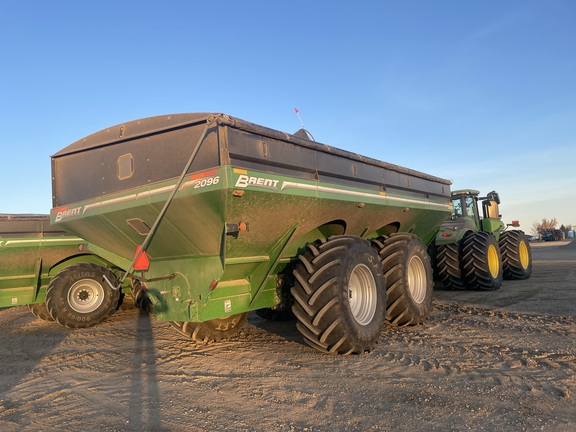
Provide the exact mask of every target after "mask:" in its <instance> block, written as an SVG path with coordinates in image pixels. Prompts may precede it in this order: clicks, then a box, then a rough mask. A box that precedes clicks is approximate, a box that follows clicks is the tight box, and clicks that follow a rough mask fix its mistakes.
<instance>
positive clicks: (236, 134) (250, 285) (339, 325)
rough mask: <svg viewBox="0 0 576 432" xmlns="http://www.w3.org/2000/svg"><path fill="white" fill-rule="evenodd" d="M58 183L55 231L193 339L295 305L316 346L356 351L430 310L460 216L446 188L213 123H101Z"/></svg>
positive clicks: (227, 120)
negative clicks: (443, 243)
mask: <svg viewBox="0 0 576 432" xmlns="http://www.w3.org/2000/svg"><path fill="white" fill-rule="evenodd" d="M52 173H53V204H54V208H53V209H52V212H51V215H52V221H53V222H54V223H56V224H57V225H59V226H62V227H63V228H64V229H65V230H67V231H69V232H70V233H73V234H76V235H78V236H80V237H82V238H85V239H86V240H87V241H89V242H90V244H91V245H94V246H95V247H98V248H99V252H98V253H99V254H101V255H102V256H104V257H106V259H109V260H110V261H111V262H113V263H114V264H115V265H117V266H118V267H120V268H125V269H127V273H126V277H127V278H129V279H131V280H132V286H133V291H134V293H133V294H134V296H135V297H136V299H137V302H138V303H140V304H141V305H143V306H144V307H145V308H146V309H147V310H149V311H152V312H153V313H154V315H155V317H156V318H157V319H160V320H165V321H170V322H171V323H172V325H173V326H174V327H175V328H176V329H177V330H178V331H180V332H181V333H182V334H184V335H186V336H188V337H190V338H192V339H194V340H206V339H219V338H222V337H228V336H231V335H233V334H235V333H236V332H238V329H239V328H240V327H241V325H242V324H243V323H244V322H245V320H246V315H247V313H248V312H249V311H254V310H262V309H265V310H272V311H282V310H286V309H289V308H291V310H292V311H293V312H294V314H295V315H296V317H297V319H298V324H297V325H298V328H299V330H300V332H301V333H302V334H303V336H304V339H305V341H306V342H307V343H309V344H310V345H311V346H313V347H314V348H316V349H318V350H320V351H324V352H333V353H343V354H347V353H362V352H365V351H370V350H371V349H372V348H373V346H374V344H375V343H376V341H377V339H378V336H379V334H380V332H381V330H382V328H383V326H384V323H385V321H388V322H389V323H391V324H393V325H409V324H418V323H420V322H421V321H422V320H423V319H425V318H426V317H427V315H428V313H429V311H430V309H431V305H432V283H433V282H432V269H431V265H430V259H429V257H428V255H427V254H426V245H428V244H429V243H430V242H431V241H432V240H433V239H434V237H435V235H436V232H437V231H438V227H439V224H440V222H442V221H443V220H444V219H445V218H446V217H448V216H449V214H450V213H452V205H451V201H450V181H448V180H444V179H441V178H438V177H434V176H431V175H428V174H424V173H421V172H417V171H413V170H410V169H407V168H403V167H400V166H397V165H393V164H389V163H386V162H381V161H378V160H374V159H370V158H367V157H364V156H360V155H358V154H355V153H351V152H347V151H343V150H340V149H337V148H334V147H330V146H328V145H324V144H320V143H316V142H313V141H309V140H307V139H304V138H302V137H299V136H296V135H290V134H287V133H284V132H279V131H276V130H273V129H269V128H266V127H263V126H259V125H256V124H253V123H249V122H246V121H244V120H241V119H238V118H234V117H231V116H228V115H225V114H209V113H196V114H176V115H167V116H157V117H151V118H146V119H141V120H135V121H131V122H128V123H123V124H119V125H117V126H113V127H110V128H107V129H105V130H102V131H100V132H97V133H95V134H93V135H90V136H88V137H86V138H84V139H82V140H79V141H77V142H76V143H73V144H71V145H70V146H68V147H66V148H64V149H63V150H61V151H60V152H58V153H57V154H55V155H54V156H53V157H52ZM107 252H108V253H109V254H108V255H107ZM387 278H388V279H389V280H393V281H394V284H393V286H389V285H387V283H386V279H387ZM387 291H388V293H387Z"/></svg>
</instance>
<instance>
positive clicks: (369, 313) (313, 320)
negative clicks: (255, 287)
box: [292, 235, 386, 355]
mask: <svg viewBox="0 0 576 432" xmlns="http://www.w3.org/2000/svg"><path fill="white" fill-rule="evenodd" d="M298 259H299V262H298V264H297V265H296V267H295V270H294V277H295V283H294V286H293V287H292V295H293V296H294V306H293V307H292V311H293V312H294V315H296V318H297V320H298V322H297V324H296V326H297V328H298V330H299V331H300V333H301V334H302V336H303V337H304V341H305V342H306V343H307V344H309V345H310V346H312V347H313V348H315V349H317V350H319V351H322V352H326V353H332V354H344V355H346V354H363V353H365V352H370V351H372V350H373V349H374V346H375V345H376V343H377V342H378V338H379V337H380V334H381V332H382V330H383V328H384V315H385V311H386V290H385V282H384V274H383V272H382V264H381V263H380V260H379V259H378V255H377V253H376V251H374V249H373V248H372V247H371V245H370V242H368V241H367V240H365V239H362V238H360V237H355V236H347V235H342V236H333V237H330V238H328V239H321V240H318V241H316V242H314V243H310V244H308V245H307V246H306V250H305V252H304V253H302V254H301V255H300V256H299V257H298Z"/></svg>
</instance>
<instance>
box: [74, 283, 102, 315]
mask: <svg viewBox="0 0 576 432" xmlns="http://www.w3.org/2000/svg"><path fill="white" fill-rule="evenodd" d="M103 301H104V288H102V285H100V284H99V283H98V282H96V281H95V280H92V279H82V280H79V281H77V282H75V283H74V285H72V287H71V288H70V291H68V304H70V307H71V308H72V309H74V311H76V312H78V313H90V312H92V311H95V310H96V309H98V307H99V306H100V305H101V304H102V302H103Z"/></svg>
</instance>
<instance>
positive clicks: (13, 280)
mask: <svg viewBox="0 0 576 432" xmlns="http://www.w3.org/2000/svg"><path fill="white" fill-rule="evenodd" d="M85 243H86V242H85V241H84V240H82V239H80V238H78V237H77V236H72V235H70V234H68V233H66V232H65V231H63V230H62V229H60V228H58V227H55V226H53V225H50V217H49V215H37V214H10V215H9V214H0V308H1V307H10V306H20V305H28V308H29V309H30V311H31V312H32V313H33V314H34V315H36V316H37V317H38V318H40V319H43V320H45V321H56V322H57V323H59V324H61V325H63V326H65V327H68V328H73V329H75V328H86V327H91V326H94V325H96V324H99V323H101V322H102V321H104V320H106V319H107V318H109V317H110V316H111V315H112V314H113V313H114V311H116V309H118V307H119V306H120V302H121V300H122V297H123V294H124V293H123V291H122V290H118V289H117V286H118V278H117V276H116V275H119V274H120V272H121V269H119V268H118V267H116V266H114V265H113V264H112V263H110V262H108V261H106V260H105V259H103V258H101V257H99V256H97V255H95V254H94V253H92V252H90V251H88V248H87V245H86V244H85ZM106 279H107V280H106ZM123 289H124V291H128V292H129V287H126V286H125V287H124V288H123Z"/></svg>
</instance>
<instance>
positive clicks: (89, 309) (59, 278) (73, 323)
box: [46, 263, 120, 329]
mask: <svg viewBox="0 0 576 432" xmlns="http://www.w3.org/2000/svg"><path fill="white" fill-rule="evenodd" d="M117 283H118V279H117V278H116V276H115V275H114V273H112V272H111V271H110V270H108V269H105V268H104V267H101V266H99V265H96V264H88V263H83V264H73V265H71V266H68V267H66V268H64V269H62V270H60V272H58V274H57V275H56V276H54V277H53V278H52V280H51V281H50V283H49V285H48V288H47V289H46V306H47V307H48V311H49V313H50V316H51V317H52V318H53V319H54V321H56V322H57V323H58V324H60V325H63V326H64V327H68V328H71V329H79V328H88V327H92V326H95V325H97V324H100V323H101V322H103V321H105V320H107V319H108V318H110V317H111V316H112V314H113V313H114V312H115V311H116V309H117V308H118V305H119V302H120V290H119V289H114V288H112V286H110V284H112V285H113V286H116V284H117Z"/></svg>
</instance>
